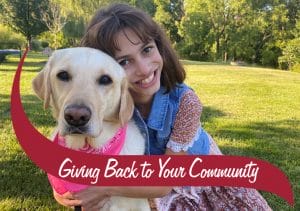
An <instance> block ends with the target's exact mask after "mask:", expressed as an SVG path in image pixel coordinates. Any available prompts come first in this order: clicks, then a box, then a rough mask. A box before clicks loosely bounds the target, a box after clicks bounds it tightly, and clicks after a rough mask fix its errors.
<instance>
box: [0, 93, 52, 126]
mask: <svg viewBox="0 0 300 211" xmlns="http://www.w3.org/2000/svg"><path fill="white" fill-rule="evenodd" d="M0 98H1V107H0V116H1V124H2V122H3V123H4V122H7V121H11V117H10V95H6V94H0ZM21 99H22V105H23V108H24V111H25V113H26V115H27V117H28V119H29V120H30V122H31V123H32V124H33V125H34V126H35V127H45V126H46V127H51V126H54V125H55V120H54V119H53V117H52V116H51V112H50V110H49V109H48V110H44V109H43V102H42V101H41V100H39V99H38V98H37V97H36V96H35V95H22V96H21ZM0 128H1V127H0Z"/></svg>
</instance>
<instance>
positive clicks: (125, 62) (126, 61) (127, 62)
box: [119, 59, 129, 66]
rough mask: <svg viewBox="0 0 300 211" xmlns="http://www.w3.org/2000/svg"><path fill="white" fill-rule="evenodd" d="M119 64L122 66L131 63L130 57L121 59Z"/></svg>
mask: <svg viewBox="0 0 300 211" xmlns="http://www.w3.org/2000/svg"><path fill="white" fill-rule="evenodd" d="M119 64H120V65H121V66H126V65H127V64H129V60H128V59H123V60H121V61H119Z"/></svg>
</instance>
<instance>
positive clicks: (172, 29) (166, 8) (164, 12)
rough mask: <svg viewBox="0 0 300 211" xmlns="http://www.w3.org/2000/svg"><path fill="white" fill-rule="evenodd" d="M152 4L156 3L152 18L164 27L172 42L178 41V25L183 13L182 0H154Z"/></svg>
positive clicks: (179, 38)
mask: <svg viewBox="0 0 300 211" xmlns="http://www.w3.org/2000/svg"><path fill="white" fill-rule="evenodd" d="M154 4H155V5H156V12H155V16H154V19H155V20H156V21H157V22H159V23H160V24H161V25H162V26H163V27H164V29H165V30H166V33H167V35H168V36H169V37H170V39H171V41H172V42H173V43H174V44H176V43H178V42H180V40H181V36H180V35H179V33H178V26H179V23H180V21H181V19H182V17H183V15H184V11H183V0H154Z"/></svg>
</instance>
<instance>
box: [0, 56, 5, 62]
mask: <svg viewBox="0 0 300 211" xmlns="http://www.w3.org/2000/svg"><path fill="white" fill-rule="evenodd" d="M5 56H6V55H4V54H0V64H1V63H2V62H4V61H5Z"/></svg>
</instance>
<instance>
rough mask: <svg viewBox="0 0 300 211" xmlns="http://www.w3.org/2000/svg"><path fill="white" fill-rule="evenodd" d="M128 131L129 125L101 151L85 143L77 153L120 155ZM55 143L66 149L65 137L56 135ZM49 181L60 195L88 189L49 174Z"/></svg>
mask: <svg viewBox="0 0 300 211" xmlns="http://www.w3.org/2000/svg"><path fill="white" fill-rule="evenodd" d="M126 131H127V124H126V125H125V126H123V127H121V128H119V129H118V131H117V132H116V134H115V135H114V137H112V138H111V139H110V140H109V141H108V142H107V143H106V144H105V145H104V146H103V147H101V148H100V149H95V148H92V147H91V146H90V145H89V144H88V143H87V142H86V143H85V145H84V147H82V148H80V149H78V150H77V151H81V152H85V153H92V154H98V155H119V154H120V152H121V150H122V148H123V146H124V143H125V137H126ZM54 143H57V144H59V145H61V146H63V147H66V140H65V139H64V137H62V136H60V135H59V134H56V136H55V138H54ZM48 179H49V182H50V184H51V186H52V187H53V188H54V189H55V191H56V192H57V193H59V194H64V193H66V192H68V191H70V192H78V191H80V190H83V189H85V188H87V187H88V186H87V185H81V184H75V183H71V182H68V181H65V180H63V179H60V178H57V177H54V176H52V175H51V174H48Z"/></svg>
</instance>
